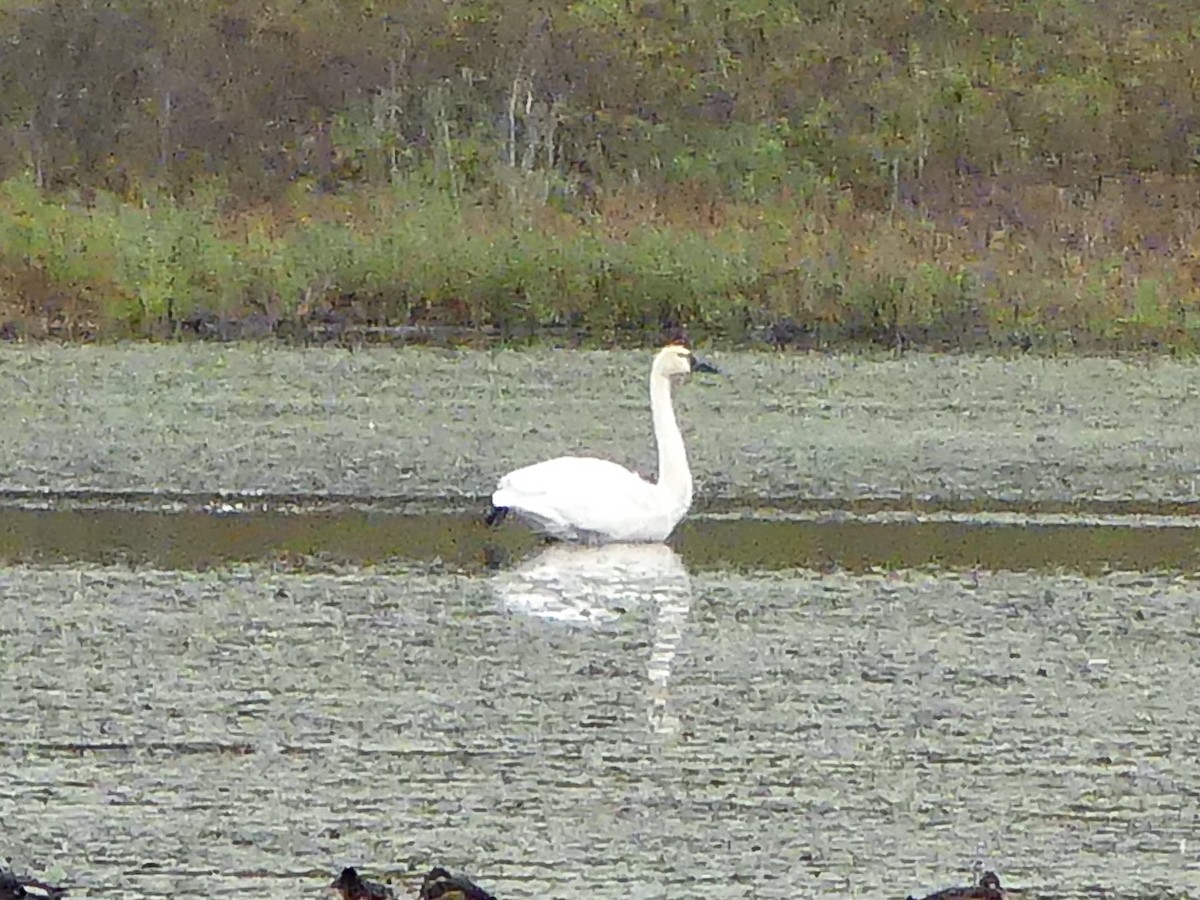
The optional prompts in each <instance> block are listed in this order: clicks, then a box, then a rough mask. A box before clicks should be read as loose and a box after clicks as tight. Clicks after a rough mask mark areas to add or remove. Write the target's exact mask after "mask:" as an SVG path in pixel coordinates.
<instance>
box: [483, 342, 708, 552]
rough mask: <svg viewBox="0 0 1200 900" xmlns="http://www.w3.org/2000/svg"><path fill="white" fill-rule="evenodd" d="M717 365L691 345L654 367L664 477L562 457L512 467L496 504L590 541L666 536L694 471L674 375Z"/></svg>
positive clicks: (557, 533)
mask: <svg viewBox="0 0 1200 900" xmlns="http://www.w3.org/2000/svg"><path fill="white" fill-rule="evenodd" d="M693 369H698V370H703V371H715V370H713V369H712V367H711V366H709V365H707V364H706V363H700V362H697V361H696V358H695V357H694V356H692V354H691V353H690V352H689V351H688V350H687V348H686V347H681V346H677V345H671V346H669V347H664V348H663V349H662V350H660V351H659V352H658V355H657V356H655V357H654V364H653V365H652V366H651V368H650V413H651V417H652V418H653V420H654V439H655V441H656V443H657V444H658V481H657V482H655V483H651V482H649V481H646V480H645V479H643V478H641V477H640V476H639V475H637V474H635V473H633V472H631V471H629V470H628V469H626V468H625V467H624V466H620V465H617V464H616V463H614V462H609V461H608V460H606V459H596V458H595V457H588V456H560V457H558V458H557V459H550V460H546V462H540V463H536V464H535V465H532V466H526V467H524V468H523V469H517V470H515V471H513V472H509V473H508V474H507V475H505V476H504V477H503V478H501V479H500V484H499V485H498V486H497V488H496V492H495V493H494V494H492V506H493V507H495V508H496V509H498V510H504V509H511V510H512V511H514V512H516V513H517V514H518V515H519V516H521V517H523V518H525V519H528V520H529V521H530V522H532V523H533V524H534V525H535V526H536V527H538V528H540V529H542V530H543V531H545V532H546V533H547V534H550V535H552V536H553V537H556V538H560V539H562V540H569V541H589V542H609V541H617V542H647V541H664V540H666V539H667V537H668V536H669V535H670V534H671V532H672V531H674V530H675V526H676V525H678V524H679V521H680V519H682V518H683V517H684V515H685V514H686V513H687V511H688V508H689V507H690V506H691V505H692V473H691V470H690V469H689V468H688V460H687V451H686V450H685V449H684V446H683V435H682V434H680V433H679V425H678V424H677V423H676V421H675V410H674V409H673V408H672V406H671V376H672V375H683V374H686V373H688V372H690V371H692V370H693Z"/></svg>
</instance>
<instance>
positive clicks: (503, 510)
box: [483, 506, 508, 528]
mask: <svg viewBox="0 0 1200 900" xmlns="http://www.w3.org/2000/svg"><path fill="white" fill-rule="evenodd" d="M507 515H508V507H507V506H493V507H492V508H491V509H490V510H488V514H487V516H486V517H485V518H484V520H483V521H485V522H487V524H488V527H489V528H495V527H496V526H497V525H499V524H500V523H501V522H503V521H504V517H505V516H507Z"/></svg>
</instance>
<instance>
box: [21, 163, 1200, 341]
mask: <svg viewBox="0 0 1200 900" xmlns="http://www.w3.org/2000/svg"><path fill="white" fill-rule="evenodd" d="M969 190H973V187H972V185H970V184H968V183H966V182H963V183H960V184H958V185H952V186H950V187H949V188H947V191H946V193H947V196H946V197H944V198H942V202H941V204H940V206H941V208H940V209H939V208H938V206H936V205H931V204H929V203H925V204H923V205H922V206H921V207H916V206H914V205H911V204H904V203H899V204H897V206H896V207H895V208H885V209H883V210H869V209H864V208H863V204H862V203H860V202H857V201H858V198H856V197H855V195H854V193H853V191H851V190H848V189H839V188H838V187H836V186H834V185H831V184H814V185H813V186H812V188H811V190H809V191H807V192H806V193H805V194H804V195H803V196H801V195H799V194H797V193H792V192H787V191H782V192H779V193H777V194H776V195H775V196H773V197H772V198H771V199H770V200H769V201H758V202H746V201H741V202H739V201H734V200H729V199H724V200H717V199H711V198H710V197H709V195H707V194H706V193H705V191H704V190H703V187H702V186H701V185H694V184H689V183H688V182H687V181H686V180H684V181H680V182H678V183H676V184H674V185H672V186H671V188H670V189H669V190H654V191H651V190H648V189H639V188H637V187H636V186H626V187H623V188H621V189H619V190H616V191H613V192H611V193H610V194H608V195H606V196H604V197H601V198H596V200H595V203H594V204H593V205H592V207H591V209H590V210H588V211H587V212H585V213H580V212H578V211H570V212H569V211H567V210H566V209H564V208H560V207H559V206H557V205H556V204H554V203H553V202H549V203H540V202H539V203H531V204H522V203H521V202H520V201H519V199H517V200H514V199H513V195H512V194H509V195H507V196H504V195H496V194H491V195H480V196H477V197H474V198H471V199H465V198H460V199H458V200H455V199H454V198H453V197H452V196H451V195H450V194H449V193H448V192H446V191H444V190H439V189H437V188H435V187H433V186H430V185H426V184H422V183H420V182H418V181H416V180H411V181H408V182H403V183H400V184H397V185H393V186H390V187H386V188H374V189H361V190H357V191H350V192H341V193H323V192H320V191H317V190H313V189H311V186H306V185H304V184H299V185H297V186H296V187H295V188H294V189H293V190H292V191H291V192H290V193H288V194H286V195H284V196H283V197H281V198H280V199H278V200H276V201H274V202H272V203H270V204H264V205H262V206H258V207H254V208H251V209H244V208H243V209H237V210H233V211H225V210H224V206H223V204H224V202H223V199H222V198H223V197H224V192H223V191H222V190H219V189H217V188H215V187H214V188H213V189H212V190H211V191H209V192H208V193H207V194H206V193H204V192H193V193H192V194H191V195H190V196H189V197H188V198H187V199H186V200H183V201H179V200H174V199H170V198H168V197H166V196H158V197H156V196H143V197H140V198H138V199H137V200H136V201H130V200H127V199H122V198H120V197H118V196H117V195H115V194H112V193H107V192H103V191H100V192H96V193H94V194H93V193H88V194H87V195H86V196H81V195H80V194H78V193H71V192H65V193H58V194H51V193H46V192H44V191H41V190H39V189H38V188H36V187H35V186H34V185H33V183H32V182H31V181H29V180H25V179H16V180H9V181H7V182H5V183H3V184H2V185H0V329H2V331H3V334H4V335H6V336H7V337H8V338H10V339H12V338H26V339H37V338H42V337H65V338H68V339H120V338H130V337H133V338H140V337H150V338H160V339H161V338H172V337H189V336H193V337H194V336H200V337H217V338H221V337H224V338H232V337H244V336H263V335H268V334H273V335H277V336H280V337H283V338H290V339H305V338H306V337H308V338H311V337H312V336H313V335H315V334H316V333H317V332H321V333H324V334H327V335H333V336H334V337H337V336H338V335H339V334H353V333H362V330H363V329H364V328H376V329H378V328H386V327H388V326H448V327H450V328H451V329H458V330H461V333H462V335H463V336H464V337H465V338H466V339H471V337H472V336H474V337H477V338H478V337H484V336H486V337H488V338H489V339H507V340H512V341H523V340H534V341H537V340H539V339H540V338H544V337H545V335H546V334H558V333H570V334H583V335H586V337H585V340H586V341H588V342H592V343H599V344H612V343H640V342H644V341H645V340H647V339H649V338H651V337H652V336H655V335H657V334H660V333H661V332H662V331H664V330H670V329H672V328H675V327H679V326H683V327H686V328H687V329H688V330H689V331H690V332H691V333H692V335H693V336H701V337H706V338H710V339H714V340H719V341H722V342H726V343H746V342H750V343H752V342H756V341H766V342H775V343H779V344H795V345H807V346H813V345H817V346H838V345H847V344H855V343H874V344H879V345H885V346H897V345H901V346H913V347H924V348H945V349H960V348H961V349H980V348H1005V347H1017V348H1025V349H1028V348H1045V349H1051V350H1060V349H1072V348H1073V349H1080V350H1084V351H1087V350H1106V349H1144V348H1155V349H1163V350H1172V351H1191V350H1194V349H1195V346H1196V338H1197V334H1198V332H1197V325H1198V322H1200V320H1198V318H1197V310H1198V309H1200V286H1198V283H1197V281H1198V279H1197V275H1198V273H1200V266H1198V262H1197V258H1196V251H1197V248H1200V243H1198V242H1197V240H1196V234H1195V229H1194V227H1192V226H1191V224H1190V223H1189V222H1188V221H1186V220H1179V219H1175V218H1169V220H1166V221H1159V222H1158V224H1157V228H1156V225H1155V222H1154V221H1153V220H1152V217H1153V216H1156V215H1157V216H1158V217H1159V219H1160V220H1161V219H1162V218H1163V215H1162V210H1161V207H1162V205H1163V204H1164V202H1167V201H1164V199H1163V198H1164V197H1167V198H1168V199H1170V198H1175V202H1179V201H1180V198H1181V197H1183V196H1185V195H1186V194H1188V193H1189V192H1194V191H1195V190H1196V186H1195V185H1194V184H1192V183H1191V182H1190V181H1186V180H1174V181H1166V180H1163V181H1160V182H1158V183H1155V182H1152V181H1151V182H1148V181H1147V180H1146V179H1141V178H1139V179H1132V178H1131V179H1127V180H1114V181H1112V182H1110V183H1109V184H1108V185H1107V186H1106V185H1104V184H1103V183H1101V184H1099V185H1098V186H1097V187H1096V188H1094V189H1091V190H1089V191H1088V192H1074V193H1073V192H1069V191H1066V190H1064V189H1060V188H1055V187H1053V186H1046V185H1025V186H1008V187H1005V186H1003V185H998V184H996V183H992V184H990V185H989V190H990V191H991V192H992V196H991V197H990V198H989V200H988V202H987V203H980V202H975V203H974V205H972V206H965V205H962V204H960V203H959V202H958V200H959V199H960V198H959V197H958V196H957V193H961V192H964V191H969Z"/></svg>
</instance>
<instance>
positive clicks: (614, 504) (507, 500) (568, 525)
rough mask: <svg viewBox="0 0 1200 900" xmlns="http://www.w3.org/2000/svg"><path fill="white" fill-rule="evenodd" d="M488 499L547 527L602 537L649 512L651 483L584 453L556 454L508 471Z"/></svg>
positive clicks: (626, 527) (620, 530)
mask: <svg viewBox="0 0 1200 900" xmlns="http://www.w3.org/2000/svg"><path fill="white" fill-rule="evenodd" d="M492 503H493V504H494V505H495V506H507V507H510V508H512V509H515V510H517V511H518V512H524V513H526V514H528V515H531V516H533V517H535V518H538V519H542V520H544V521H545V522H546V524H547V525H548V526H551V527H555V526H557V527H558V528H560V529H574V530H577V531H585V532H594V533H596V534H602V535H621V534H624V533H626V532H628V531H629V530H630V529H631V528H632V527H634V526H635V525H636V523H637V522H639V521H641V520H642V519H643V518H644V517H645V516H647V515H649V514H651V513H653V512H654V510H655V505H654V486H653V485H652V484H650V483H649V482H647V481H644V480H642V479H641V478H639V477H638V476H637V475H635V474H634V473H633V472H630V471H629V470H628V469H626V468H625V467H624V466H619V465H617V464H616V463H614V462H609V461H608V460H606V459H596V458H595V457H590V456H561V457H559V458H558V459H549V460H546V461H545V462H540V463H536V464H535V465H532V466H526V467H525V468H523V469H517V470H516V471H513V472H509V473H508V474H507V475H505V476H504V477H503V478H501V479H500V484H499V486H498V487H497V488H496V492H495V493H494V494H493V495H492Z"/></svg>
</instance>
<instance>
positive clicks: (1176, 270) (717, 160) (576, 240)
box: [0, 0, 1200, 350]
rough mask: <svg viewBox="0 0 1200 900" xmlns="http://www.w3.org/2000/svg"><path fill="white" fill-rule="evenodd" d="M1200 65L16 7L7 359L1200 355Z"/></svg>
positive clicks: (937, 10) (838, 0)
mask: <svg viewBox="0 0 1200 900" xmlns="http://www.w3.org/2000/svg"><path fill="white" fill-rule="evenodd" d="M1198 30H1200V17H1197V16H1196V15H1195V14H1194V13H1190V12H1188V10H1187V8H1186V5H1177V4H1165V3H1145V2H1138V3H1135V2H1133V0H1101V2H1087V3H1085V2H1082V0H1029V2H1021V0H1018V2H1012V3H1008V4H999V5H997V4H995V3H994V2H991V0H987V2H985V0H959V2H951V3H947V2H944V0H940V2H939V0H915V2H914V0H832V2H830V0H823V2H821V3H813V2H807V0H801V2H798V3H782V2H777V0H732V2H731V0H723V2H717V0H641V2H638V0H630V2H625V0H576V2H560V0H554V2H549V3H537V4H535V3H533V2H528V0H516V2H507V0H506V2H504V3H500V2H497V0H448V2H447V0H428V2H426V0H409V2H399V0H391V2H387V0H380V2H370V0H361V2H356V3H347V2H344V0H339V2H336V3H335V2H314V0H309V2H298V0H293V2H283V3H274V4H262V3H251V2H237V0H235V2H232V3H230V2H225V0H223V2H221V3H217V2H215V0H209V2H204V0H200V2H196V0H187V2H185V0H160V2H154V3H146V2H144V0H143V2H133V0H127V2H117V0H112V2H105V3H101V2H96V0H92V2H86V0H85V2H81V3H77V4H67V3H62V2H46V3H42V4H40V5H38V6H35V7H32V8H30V7H28V6H27V5H18V4H15V3H8V2H3V0H0V37H3V39H4V41H5V44H4V46H5V48H6V52H5V54H3V55H0V99H2V100H3V101H4V102H3V104H0V110H2V112H0V150H3V152H0V179H2V181H0V332H2V333H3V334H7V335H9V336H21V335H26V336H30V337H37V336H42V335H61V336H67V337H73V338H87V337H121V336H156V337H167V336H173V335H181V334H191V333H200V334H225V335H232V334H240V333H277V334H281V335H284V336H288V335H291V336H298V335H300V334H311V333H312V331H313V329H314V328H315V327H318V326H320V327H324V328H326V329H332V330H333V331H335V332H338V331H339V330H342V331H344V330H345V329H348V328H349V329H355V328H362V327H364V326H394V325H447V326H458V327H465V328H467V329H476V330H479V331H480V332H481V333H483V332H486V333H488V334H499V335H500V336H504V337H509V338H514V339H522V338H524V337H526V336H535V337H536V336H537V335H539V334H540V335H544V334H546V333H547V332H548V330H551V329H566V330H569V331H571V332H575V333H584V334H586V335H588V338H589V339H590V340H593V341H597V342H612V341H622V340H631V341H641V340H644V339H645V338H646V336H647V334H648V333H653V334H657V333H659V332H661V331H662V330H663V329H669V328H673V327H675V326H680V325H683V326H686V327H688V328H689V329H690V330H691V331H692V333H693V334H697V333H700V334H707V335H709V336H716V337H719V338H722V339H725V340H734V341H737V340H743V339H749V338H755V337H758V338H761V337H764V336H765V337H767V338H768V339H772V340H776V341H778V342H780V343H786V342H793V341H797V342H804V343H838V342H849V341H869V342H877V343H882V344H886V345H906V346H913V345H915V346H929V347H997V346H999V347H1006V346H1017V347H1030V346H1040V347H1047V348H1051V349H1057V348H1066V347H1079V348H1083V349H1110V348H1140V347H1159V348H1167V349H1172V350H1176V349H1178V350H1191V349H1194V348H1195V346H1196V344H1197V338H1198V336H1200V331H1197V327H1198V325H1200V321H1198V314H1200V234H1198V229H1200V217H1198V216H1197V215H1196V213H1195V210H1196V209H1200V177H1198V176H1200V172H1198V171H1197V167H1198V166H1200V105H1198V97H1200V76H1198V75H1197V74H1196V67H1195V54H1194V47H1195V45H1196V38H1197V31H1198ZM239 323H240V324H239ZM247 323H253V327H252V328H250V327H243V326H246V324H247ZM226 325H231V326H232V325H236V326H237V327H228V328H226V327H225V326H226ZM255 329H257V330H255Z"/></svg>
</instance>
